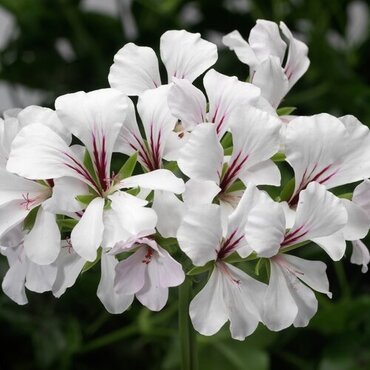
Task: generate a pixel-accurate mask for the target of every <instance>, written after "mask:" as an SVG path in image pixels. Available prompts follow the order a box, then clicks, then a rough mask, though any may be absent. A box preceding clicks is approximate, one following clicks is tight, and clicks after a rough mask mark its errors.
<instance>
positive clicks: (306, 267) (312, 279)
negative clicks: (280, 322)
mask: <svg viewBox="0 0 370 370" xmlns="http://www.w3.org/2000/svg"><path fill="white" fill-rule="evenodd" d="M281 258H284V259H285V260H286V261H288V263H289V264H290V265H291V266H293V267H294V269H295V270H296V271H297V277H298V278H299V279H300V280H302V281H304V282H305V283H306V284H307V285H308V286H310V287H311V288H312V289H314V290H316V291H317V292H320V293H324V294H326V295H327V296H328V297H329V298H331V293H330V290H329V280H328V277H327V275H326V265H325V263H323V262H321V261H309V260H305V259H303V258H299V257H296V256H292V255H289V254H284V255H283V256H281Z"/></svg>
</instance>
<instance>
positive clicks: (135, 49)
mask: <svg viewBox="0 0 370 370" xmlns="http://www.w3.org/2000/svg"><path fill="white" fill-rule="evenodd" d="M108 80H109V84H110V85H111V86H112V87H114V88H116V89H118V90H120V91H122V92H123V93H125V94H127V95H140V94H141V93H143V92H144V91H145V90H148V89H154V88H156V87H158V86H160V85H161V79H160V76H159V68H158V59H157V56H156V55H155V53H154V51H153V49H151V48H148V47H145V46H137V45H135V44H133V43H131V42H130V43H128V44H126V45H125V46H124V47H123V48H122V49H120V50H119V51H118V52H117V54H116V55H115V56H114V63H113V65H112V66H111V68H110V71H109V76H108Z"/></svg>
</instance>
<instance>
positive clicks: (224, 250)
mask: <svg viewBox="0 0 370 370" xmlns="http://www.w3.org/2000/svg"><path fill="white" fill-rule="evenodd" d="M238 231H239V230H238V229H235V230H234V231H233V232H232V233H230V235H229V236H228V237H227V238H226V239H225V240H224V242H223V243H222V244H221V247H220V249H219V251H218V252H217V259H223V258H225V257H227V256H229V255H230V254H231V253H233V252H234V251H235V250H236V249H237V247H238V245H239V242H240V241H241V240H242V239H243V237H244V235H237V233H238Z"/></svg>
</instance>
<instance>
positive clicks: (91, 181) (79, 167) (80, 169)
mask: <svg viewBox="0 0 370 370" xmlns="http://www.w3.org/2000/svg"><path fill="white" fill-rule="evenodd" d="M62 153H63V154H64V155H65V156H66V157H67V158H69V159H70V160H71V161H72V162H73V163H74V165H72V164H70V163H66V162H64V165H66V166H67V167H69V168H71V169H72V170H74V171H76V172H77V173H78V174H79V175H80V176H82V177H83V178H84V179H85V180H87V181H88V182H89V185H91V186H92V187H93V188H94V190H96V191H97V192H99V190H98V186H97V184H96V183H95V181H94V179H93V178H92V177H91V175H90V174H89V172H88V171H87V170H86V169H85V167H83V166H82V165H81V163H79V162H78V161H76V159H74V158H73V157H72V156H71V155H70V154H68V153H66V152H62Z"/></svg>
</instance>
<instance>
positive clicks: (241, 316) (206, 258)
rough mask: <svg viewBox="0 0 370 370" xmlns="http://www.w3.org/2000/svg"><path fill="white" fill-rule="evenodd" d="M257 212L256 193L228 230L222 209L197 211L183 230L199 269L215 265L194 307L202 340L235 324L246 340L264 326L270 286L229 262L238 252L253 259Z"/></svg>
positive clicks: (235, 333) (234, 331)
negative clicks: (251, 226)
mask: <svg viewBox="0 0 370 370" xmlns="http://www.w3.org/2000/svg"><path fill="white" fill-rule="evenodd" d="M252 207H253V189H252V187H251V188H247V190H246V192H245V194H244V196H243V197H242V199H241V201H240V203H239V205H238V207H237V208H236V209H235V211H234V212H233V213H232V214H231V215H230V216H229V218H228V224H227V228H226V229H225V230H223V228H222V217H221V210H220V207H219V206H218V205H216V204H204V205H201V206H198V207H191V208H190V209H189V210H188V212H187V213H186V214H185V216H184V219H183V222H182V224H181V226H180V228H179V230H178V233H177V238H178V242H179V245H180V248H181V249H182V250H183V251H184V252H185V253H186V254H187V255H188V256H189V257H190V258H191V260H192V262H193V264H194V265H195V266H203V265H204V264H206V263H207V262H210V261H214V270H213V272H212V275H211V277H210V279H209V280H208V282H207V283H206V285H205V287H204V288H203V289H202V290H201V291H200V293H198V295H197V296H196V297H195V298H194V299H193V301H192V302H191V304H190V316H191V319H192V322H193V325H194V328H195V329H196V330H197V331H199V332H200V333H201V334H204V335H213V334H215V333H216V332H217V331H218V330H219V329H220V328H221V327H222V326H223V325H224V324H225V322H226V321H227V320H230V331H231V335H232V337H233V338H235V339H239V340H242V339H244V338H245V337H246V336H248V335H250V334H251V333H252V332H253V331H254V330H255V329H256V327H257V325H258V322H259V321H260V320H261V311H262V300H263V296H264V293H265V289H266V286H265V284H263V283H261V282H259V281H257V280H255V279H253V278H251V277H250V276H248V275H247V274H246V273H244V272H243V271H242V270H239V269H238V268H236V267H234V266H232V265H230V264H229V263H227V262H226V261H225V259H226V258H227V257H228V256H230V255H231V254H232V253H234V252H235V251H236V252H238V253H239V254H240V255H242V256H243V257H246V256H247V255H249V254H250V253H251V250H250V248H249V247H248V245H247V241H246V232H245V224H246V221H247V211H248V209H249V208H252Z"/></svg>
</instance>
